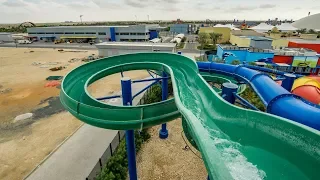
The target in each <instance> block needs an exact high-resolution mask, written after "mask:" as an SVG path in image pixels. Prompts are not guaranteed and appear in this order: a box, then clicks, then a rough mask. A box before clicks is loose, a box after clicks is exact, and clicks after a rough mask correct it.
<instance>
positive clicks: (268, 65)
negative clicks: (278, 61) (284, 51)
mask: <svg viewBox="0 0 320 180" xmlns="http://www.w3.org/2000/svg"><path fill="white" fill-rule="evenodd" d="M265 67H266V68H269V69H273V66H272V65H271V64H267V65H266V66H265Z"/></svg>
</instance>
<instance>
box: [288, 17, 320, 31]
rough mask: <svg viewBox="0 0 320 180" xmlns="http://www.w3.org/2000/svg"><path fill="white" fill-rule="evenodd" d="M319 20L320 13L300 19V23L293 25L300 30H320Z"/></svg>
mask: <svg viewBox="0 0 320 180" xmlns="http://www.w3.org/2000/svg"><path fill="white" fill-rule="evenodd" d="M319 19H320V13H318V14H314V15H311V16H307V17H304V18H302V19H299V20H298V21H296V22H294V23H292V25H293V26H294V27H296V28H299V29H302V28H307V29H315V30H320V23H319Z"/></svg>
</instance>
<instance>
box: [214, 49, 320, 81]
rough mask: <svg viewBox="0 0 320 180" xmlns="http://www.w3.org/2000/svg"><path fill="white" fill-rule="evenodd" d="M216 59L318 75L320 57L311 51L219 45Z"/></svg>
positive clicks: (319, 73) (319, 72)
mask: <svg viewBox="0 0 320 180" xmlns="http://www.w3.org/2000/svg"><path fill="white" fill-rule="evenodd" d="M217 57H218V58H219V59H222V60H224V61H225V63H228V64H230V63H231V62H232V61H234V60H239V61H240V62H241V63H244V62H246V63H255V64H256V65H258V66H265V65H272V66H273V68H274V69H277V70H281V71H285V72H290V73H297V74H305V75H309V74H313V75H320V55H318V54H317V52H316V51H314V50H311V49H304V48H283V49H275V50H269V49H259V48H252V47H249V48H244V47H237V46H232V45H220V44H219V45H218V47H217Z"/></svg>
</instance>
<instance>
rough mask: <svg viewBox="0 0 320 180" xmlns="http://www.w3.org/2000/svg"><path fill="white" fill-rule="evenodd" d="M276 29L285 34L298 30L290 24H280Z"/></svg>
mask: <svg viewBox="0 0 320 180" xmlns="http://www.w3.org/2000/svg"><path fill="white" fill-rule="evenodd" d="M276 27H277V29H278V30H279V31H282V32H285V31H295V30H297V29H298V28H295V27H293V26H292V24H290V23H282V24H280V25H277V26H276Z"/></svg>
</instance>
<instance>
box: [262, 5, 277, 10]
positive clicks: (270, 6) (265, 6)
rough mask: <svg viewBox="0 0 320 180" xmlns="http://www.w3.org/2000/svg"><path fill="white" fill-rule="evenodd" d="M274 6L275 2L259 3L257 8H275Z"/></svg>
mask: <svg viewBox="0 0 320 180" xmlns="http://www.w3.org/2000/svg"><path fill="white" fill-rule="evenodd" d="M275 7H276V5H275V4H261V5H260V6H259V8H261V9H270V8H275Z"/></svg>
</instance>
